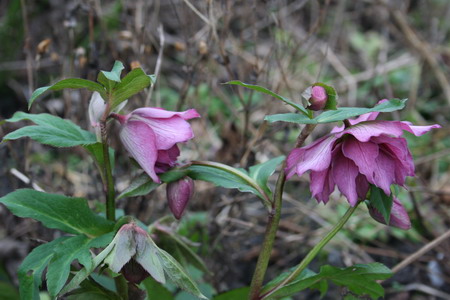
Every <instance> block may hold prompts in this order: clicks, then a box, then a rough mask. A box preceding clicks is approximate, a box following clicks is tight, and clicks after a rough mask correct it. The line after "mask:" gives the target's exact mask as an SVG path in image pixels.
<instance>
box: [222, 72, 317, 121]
mask: <svg viewBox="0 0 450 300" xmlns="http://www.w3.org/2000/svg"><path fill="white" fill-rule="evenodd" d="M225 84H233V85H240V86H243V87H246V88H249V89H252V90H254V91H257V92H260V93H264V94H267V95H270V96H272V97H275V98H277V99H278V100H281V101H283V102H284V103H286V104H288V105H290V106H292V107H293V108H295V109H296V110H298V111H300V112H301V113H302V114H304V115H305V116H307V117H308V111H307V110H306V109H305V108H304V107H303V106H301V105H299V104H297V103H295V102H293V101H291V100H289V99H288V98H286V97H283V96H281V95H278V94H277V93H274V92H272V91H271V90H269V89H266V88H265V87H262V86H259V85H254V84H248V83H243V82H241V81H239V80H232V81H228V82H226V83H225Z"/></svg>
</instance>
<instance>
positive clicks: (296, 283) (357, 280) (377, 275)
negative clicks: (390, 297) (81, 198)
mask: <svg viewBox="0 0 450 300" xmlns="http://www.w3.org/2000/svg"><path fill="white" fill-rule="evenodd" d="M287 276H288V274H287V273H283V274H281V275H280V276H279V277H277V278H276V279H274V280H272V281H271V282H269V283H268V284H267V285H266V286H265V287H264V289H263V291H262V293H263V294H265V293H267V292H268V291H270V290H271V289H272V288H274V287H275V286H276V285H277V284H278V283H280V282H282V281H283V280H284V279H285V278H286V277H287ZM391 276H392V272H391V270H389V268H387V267H386V266H384V265H383V264H380V263H371V264H357V265H354V266H351V267H348V268H336V267H333V266H330V265H325V266H322V267H321V268H320V271H319V273H315V272H313V271H311V270H305V271H303V272H302V273H301V274H300V275H299V276H298V277H297V278H296V279H294V280H293V281H292V282H291V283H289V284H287V285H285V286H283V287H282V288H280V289H279V290H277V291H275V292H274V293H273V294H272V295H271V296H270V297H268V299H276V298H280V297H286V296H291V295H294V294H296V293H298V292H300V291H302V290H304V289H307V288H315V289H318V290H319V291H320V292H321V294H322V296H323V295H324V294H325V293H326V292H327V290H328V281H331V282H333V283H334V284H336V285H339V286H345V287H347V288H348V289H349V290H350V291H351V292H353V293H355V294H357V295H360V296H362V295H368V296H370V297H371V298H372V299H378V298H380V297H383V296H384V289H383V287H382V286H381V285H380V284H379V283H378V282H377V280H384V279H387V278H389V277H391Z"/></svg>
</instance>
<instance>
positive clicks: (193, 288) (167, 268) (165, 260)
mask: <svg viewBox="0 0 450 300" xmlns="http://www.w3.org/2000/svg"><path fill="white" fill-rule="evenodd" d="M157 254H158V257H159V258H160V260H161V262H162V264H163V268H164V272H165V273H166V274H167V276H168V277H169V278H170V280H171V281H172V282H173V283H174V284H175V285H176V286H178V287H179V288H181V289H183V290H185V291H186V292H188V293H191V294H192V295H194V296H196V297H198V298H200V299H207V298H206V297H205V296H204V295H203V294H202V293H201V292H200V290H199V289H198V287H197V285H196V284H195V282H194V281H193V280H192V279H191V278H190V277H189V275H187V273H186V271H185V270H183V267H182V266H181V265H180V264H179V263H178V262H177V261H176V260H175V259H174V258H173V257H172V256H171V255H170V254H169V253H167V252H166V251H164V250H162V249H159V248H158V252H157Z"/></svg>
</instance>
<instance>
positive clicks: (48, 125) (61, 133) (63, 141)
mask: <svg viewBox="0 0 450 300" xmlns="http://www.w3.org/2000/svg"><path fill="white" fill-rule="evenodd" d="M22 120H30V121H32V122H34V123H36V124H37V125H31V126H25V127H22V128H19V129H17V130H16V131H13V132H11V133H9V134H7V135H6V136H5V137H4V138H3V140H4V141H7V140H15V139H19V138H22V137H29V138H31V139H33V140H35V141H37V142H40V143H42V144H46V145H51V146H55V147H73V146H78V145H90V144H95V143H97V139H96V137H95V135H94V134H92V133H91V132H89V131H86V130H83V129H81V128H80V127H78V126H77V125H75V124H74V123H73V122H72V121H69V120H65V119H61V118H59V117H56V116H52V115H50V114H28V113H24V112H16V113H15V114H14V115H13V116H12V117H11V118H10V119H8V120H7V121H8V122H18V121H22Z"/></svg>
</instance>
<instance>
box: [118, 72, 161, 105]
mask: <svg viewBox="0 0 450 300" xmlns="http://www.w3.org/2000/svg"><path fill="white" fill-rule="evenodd" d="M152 82H153V81H152V79H151V77H149V76H148V75H147V74H145V72H144V71H143V70H142V69H141V68H136V69H133V70H132V71H131V72H130V73H128V74H127V75H126V76H125V77H124V78H123V79H122V81H121V82H120V83H119V84H118V85H117V86H116V87H115V88H114V91H113V94H112V95H113V101H112V105H111V108H112V109H114V108H115V107H117V106H118V105H119V104H120V103H121V102H123V101H125V100H127V99H128V98H130V97H131V96H133V95H134V94H137V93H139V92H140V91H142V90H143V89H145V88H147V87H148V86H150V85H151V84H152Z"/></svg>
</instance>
